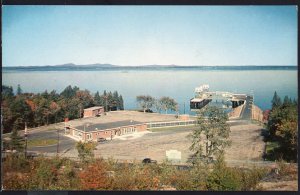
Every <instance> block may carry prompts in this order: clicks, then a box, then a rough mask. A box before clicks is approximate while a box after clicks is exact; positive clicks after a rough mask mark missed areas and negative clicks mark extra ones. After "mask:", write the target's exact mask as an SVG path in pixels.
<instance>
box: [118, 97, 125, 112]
mask: <svg viewBox="0 0 300 195" xmlns="http://www.w3.org/2000/svg"><path fill="white" fill-rule="evenodd" d="M119 109H120V110H124V101H123V97H122V95H120V96H119Z"/></svg>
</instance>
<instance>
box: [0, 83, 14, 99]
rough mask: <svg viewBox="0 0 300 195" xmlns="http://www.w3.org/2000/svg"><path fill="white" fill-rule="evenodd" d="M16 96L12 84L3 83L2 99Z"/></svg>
mask: <svg viewBox="0 0 300 195" xmlns="http://www.w3.org/2000/svg"><path fill="white" fill-rule="evenodd" d="M13 96H14V91H13V88H12V87H11V86H10V87H8V86H6V85H2V100H3V99H7V98H12V97H13Z"/></svg>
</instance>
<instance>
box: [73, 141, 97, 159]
mask: <svg viewBox="0 0 300 195" xmlns="http://www.w3.org/2000/svg"><path fill="white" fill-rule="evenodd" d="M95 147H96V145H95V143H92V142H88V143H83V142H81V141H80V142H77V144H76V149H77V151H78V157H79V158H80V160H81V161H82V162H85V163H87V162H89V161H91V160H92V159H93V158H94V149H95Z"/></svg>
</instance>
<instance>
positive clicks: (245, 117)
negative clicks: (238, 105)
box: [239, 95, 253, 121]
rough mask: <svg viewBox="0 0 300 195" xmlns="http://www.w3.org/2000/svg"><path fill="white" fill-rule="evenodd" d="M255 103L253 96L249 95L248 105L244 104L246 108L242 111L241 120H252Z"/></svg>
mask: <svg viewBox="0 0 300 195" xmlns="http://www.w3.org/2000/svg"><path fill="white" fill-rule="evenodd" d="M252 104H253V97H252V96H249V95H247V98H246V105H245V106H244V109H243V111H242V114H241V117H240V119H239V120H249V121H250V120H251V109H252Z"/></svg>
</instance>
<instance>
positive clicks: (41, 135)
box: [28, 128, 76, 153]
mask: <svg viewBox="0 0 300 195" xmlns="http://www.w3.org/2000/svg"><path fill="white" fill-rule="evenodd" d="M57 129H59V137H58V133H57ZM57 129H51V130H43V131H35V132H30V134H29V135H28V140H34V139H55V140H59V144H54V145H51V146H39V147H28V151H36V152H41V153H44V152H47V153H56V152H57V146H58V149H59V152H63V151H66V150H68V149H71V148H74V146H75V144H76V141H75V140H73V139H71V138H69V137H66V136H65V135H64V131H63V130H62V129H61V128H57Z"/></svg>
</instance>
